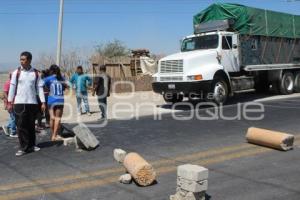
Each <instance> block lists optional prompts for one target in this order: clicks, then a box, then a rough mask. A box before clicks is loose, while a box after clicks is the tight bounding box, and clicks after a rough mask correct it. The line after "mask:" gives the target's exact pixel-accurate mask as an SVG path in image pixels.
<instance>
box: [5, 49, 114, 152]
mask: <svg viewBox="0 0 300 200" xmlns="http://www.w3.org/2000/svg"><path fill="white" fill-rule="evenodd" d="M31 61H32V55H31V53H30V52H22V53H21V55H20V67H18V68H17V69H16V70H15V71H14V72H13V73H11V74H10V79H9V81H7V82H6V83H5V85H4V96H5V98H4V99H5V100H4V102H5V107H6V109H7V111H8V113H9V120H8V125H7V126H4V127H3V130H4V132H5V133H6V134H7V135H9V136H10V137H18V139H19V143H20V149H19V150H18V151H17V152H16V156H22V155H24V154H26V153H30V152H36V151H39V150H40V148H39V147H37V146H36V129H35V128H36V126H35V122H36V119H37V117H38V116H39V113H44V114H45V115H46V116H47V114H49V116H50V117H49V119H48V120H46V121H49V126H50V131H51V138H50V139H51V141H57V140H61V139H62V138H61V137H60V136H59V130H60V126H61V118H62V116H63V110H64V103H65V101H64V91H65V89H71V88H73V87H74V89H75V91H76V92H75V94H76V100H77V112H78V115H81V114H82V113H87V114H88V115H91V112H90V108H89V103H88V89H89V88H91V89H92V95H93V96H94V95H95V94H96V95H97V99H98V102H99V107H100V111H101V117H100V119H106V118H107V97H108V96H109V93H110V92H109V91H110V82H111V81H110V77H109V76H108V75H107V74H106V67H105V66H101V67H100V75H99V76H98V77H96V78H95V79H94V87H92V79H91V77H90V76H88V75H87V74H84V73H83V68H82V66H78V67H77V69H76V73H74V74H73V75H72V77H71V78H70V80H69V81H67V80H66V79H65V77H64V76H63V75H62V74H61V70H60V67H59V66H57V65H51V66H50V68H49V69H47V72H44V73H40V72H39V71H38V70H37V69H35V68H33V67H32V66H31ZM82 103H83V105H84V106H83V108H84V111H83V110H82V109H81V108H82ZM38 118H40V117H38ZM46 118H47V117H46ZM38 121H41V119H39V120H38Z"/></svg>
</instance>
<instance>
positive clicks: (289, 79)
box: [279, 72, 294, 95]
mask: <svg viewBox="0 0 300 200" xmlns="http://www.w3.org/2000/svg"><path fill="white" fill-rule="evenodd" d="M293 91H294V75H293V74H292V73H291V72H285V73H284V74H283V75H282V77H281V79H280V81H279V92H280V94H283V95H287V94H292V93H293Z"/></svg>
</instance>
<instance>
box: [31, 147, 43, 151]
mask: <svg viewBox="0 0 300 200" xmlns="http://www.w3.org/2000/svg"><path fill="white" fill-rule="evenodd" d="M40 150H41V148H40V147H38V146H34V147H33V151H34V152H38V151H40Z"/></svg>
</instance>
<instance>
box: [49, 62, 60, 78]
mask: <svg viewBox="0 0 300 200" xmlns="http://www.w3.org/2000/svg"><path fill="white" fill-rule="evenodd" d="M49 73H50V75H56V78H57V80H59V81H62V80H63V77H62V75H61V73H60V68H59V67H58V66H57V65H51V66H50V68H49Z"/></svg>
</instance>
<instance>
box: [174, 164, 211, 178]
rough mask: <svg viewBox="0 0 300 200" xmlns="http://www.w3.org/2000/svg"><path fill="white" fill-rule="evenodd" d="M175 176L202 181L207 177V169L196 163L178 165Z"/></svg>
mask: <svg viewBox="0 0 300 200" xmlns="http://www.w3.org/2000/svg"><path fill="white" fill-rule="evenodd" d="M177 176H178V177H180V178H183V179H186V180H192V181H202V180H207V179H208V169H206V168H205V167H201V166H198V165H191V164H186V165H180V166H178V168H177Z"/></svg>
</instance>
